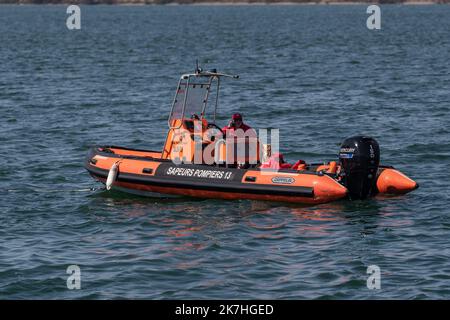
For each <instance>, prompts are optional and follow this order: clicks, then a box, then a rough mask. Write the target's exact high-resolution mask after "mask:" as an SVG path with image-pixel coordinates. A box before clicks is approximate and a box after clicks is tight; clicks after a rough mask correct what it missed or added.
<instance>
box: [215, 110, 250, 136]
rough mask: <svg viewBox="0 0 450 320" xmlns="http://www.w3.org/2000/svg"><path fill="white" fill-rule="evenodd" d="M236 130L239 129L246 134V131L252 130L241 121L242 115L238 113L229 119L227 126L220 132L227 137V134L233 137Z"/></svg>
mask: <svg viewBox="0 0 450 320" xmlns="http://www.w3.org/2000/svg"><path fill="white" fill-rule="evenodd" d="M238 129H241V130H242V131H244V132H246V131H248V130H253V129H252V128H251V127H250V126H248V125H246V124H245V123H244V122H243V121H242V115H241V114H240V113H235V114H233V116H232V117H231V121H230V123H229V124H228V126H225V127H223V128H222V131H223V133H224V134H225V135H229V134H231V135H234V132H235V131H236V130H238ZM253 131H254V130H253ZM255 135H256V133H255Z"/></svg>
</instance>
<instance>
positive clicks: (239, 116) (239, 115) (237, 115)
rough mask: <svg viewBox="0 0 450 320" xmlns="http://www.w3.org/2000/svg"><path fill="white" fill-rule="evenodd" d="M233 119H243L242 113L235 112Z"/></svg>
mask: <svg viewBox="0 0 450 320" xmlns="http://www.w3.org/2000/svg"><path fill="white" fill-rule="evenodd" d="M231 119H233V120H241V121H242V115H241V114H240V113H235V114H233V116H232V117H231Z"/></svg>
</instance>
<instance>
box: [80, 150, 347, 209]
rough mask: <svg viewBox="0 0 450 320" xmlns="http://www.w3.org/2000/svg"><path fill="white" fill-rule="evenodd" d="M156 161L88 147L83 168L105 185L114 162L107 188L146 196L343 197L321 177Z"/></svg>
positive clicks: (307, 200) (310, 200) (312, 200)
mask: <svg viewBox="0 0 450 320" xmlns="http://www.w3.org/2000/svg"><path fill="white" fill-rule="evenodd" d="M127 150H128V151H127ZM157 155H158V154H157V153H156V152H152V151H148V155H146V154H145V151H143V150H133V149H125V148H119V147H93V148H91V149H90V151H89V153H88V156H87V159H86V163H85V168H86V169H87V170H88V171H89V173H90V174H91V175H92V176H93V177H94V178H95V179H97V180H98V181H100V182H102V183H106V179H107V177H108V173H109V169H110V168H111V167H112V166H113V165H114V164H115V163H116V162H119V170H118V174H117V177H116V178H115V181H114V183H113V186H112V188H113V189H117V190H120V191H125V192H129V193H133V194H139V195H146V196H155V195H169V196H189V197H198V198H215V199H226V200H239V199H249V200H262V201H277V202H292V203H304V204H319V203H325V202H330V201H335V200H338V199H341V198H345V197H346V195H347V189H346V188H345V187H344V186H342V185H341V184H340V183H339V182H337V181H336V180H334V179H333V178H331V177H330V176H328V175H324V174H321V173H316V172H298V171H295V170H284V171H283V172H280V171H277V170H260V169H235V168H222V167H215V166H207V165H190V164H181V165H176V164H174V163H173V162H171V161H167V160H163V159H160V158H158V157H157Z"/></svg>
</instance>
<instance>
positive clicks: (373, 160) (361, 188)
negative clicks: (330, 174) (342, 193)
mask: <svg viewBox="0 0 450 320" xmlns="http://www.w3.org/2000/svg"><path fill="white" fill-rule="evenodd" d="M339 162H340V164H341V176H342V183H343V184H344V186H345V187H346V188H347V189H348V194H349V197H350V199H365V198H367V197H369V196H371V195H374V194H375V193H376V180H377V172H378V165H379V164H380V147H379V145H378V142H377V141H376V140H375V139H373V138H371V137H366V136H354V137H351V138H347V139H345V140H344V142H343V143H342V144H341V149H340V151H339Z"/></svg>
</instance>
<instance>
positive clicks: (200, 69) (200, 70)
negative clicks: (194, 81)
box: [195, 59, 203, 74]
mask: <svg viewBox="0 0 450 320" xmlns="http://www.w3.org/2000/svg"><path fill="white" fill-rule="evenodd" d="M202 71H203V70H202V68H200V67H199V66H198V59H196V60H195V73H196V74H199V73H202Z"/></svg>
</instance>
